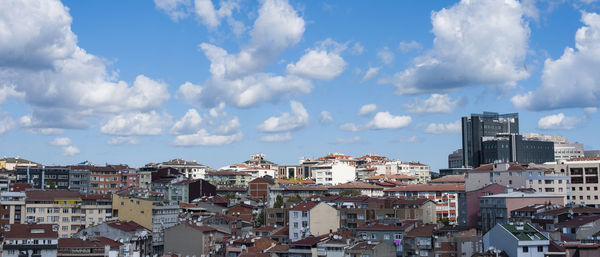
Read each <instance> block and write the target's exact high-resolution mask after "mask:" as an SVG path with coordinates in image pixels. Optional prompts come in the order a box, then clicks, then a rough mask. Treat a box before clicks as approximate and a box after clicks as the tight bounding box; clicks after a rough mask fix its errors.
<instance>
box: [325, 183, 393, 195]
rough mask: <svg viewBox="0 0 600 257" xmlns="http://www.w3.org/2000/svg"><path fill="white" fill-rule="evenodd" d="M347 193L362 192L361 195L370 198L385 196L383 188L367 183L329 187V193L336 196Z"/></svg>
mask: <svg viewBox="0 0 600 257" xmlns="http://www.w3.org/2000/svg"><path fill="white" fill-rule="evenodd" d="M347 191H356V192H360V194H361V195H366V196H370V197H376V196H383V187H380V186H376V185H371V184H369V183H365V182H359V181H355V182H349V183H344V184H339V185H335V186H330V187H329V193H330V194H334V195H339V194H343V193H344V192H347Z"/></svg>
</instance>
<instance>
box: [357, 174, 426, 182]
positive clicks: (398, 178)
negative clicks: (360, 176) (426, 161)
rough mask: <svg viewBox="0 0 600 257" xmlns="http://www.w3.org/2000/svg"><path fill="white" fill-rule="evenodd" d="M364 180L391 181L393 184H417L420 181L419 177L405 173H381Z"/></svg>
mask: <svg viewBox="0 0 600 257" xmlns="http://www.w3.org/2000/svg"><path fill="white" fill-rule="evenodd" d="M364 181H367V182H369V183H375V182H377V181H379V182H390V183H393V184H417V183H418V182H419V178H417V177H413V176H409V175H404V174H389V175H387V174H381V175H375V176H370V177H367V178H365V179H364Z"/></svg>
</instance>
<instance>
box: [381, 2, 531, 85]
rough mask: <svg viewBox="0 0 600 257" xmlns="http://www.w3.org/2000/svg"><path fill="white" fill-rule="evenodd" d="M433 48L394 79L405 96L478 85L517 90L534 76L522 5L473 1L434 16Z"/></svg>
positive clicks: (441, 11) (459, 4)
mask: <svg viewBox="0 0 600 257" xmlns="http://www.w3.org/2000/svg"><path fill="white" fill-rule="evenodd" d="M431 22H432V25H433V29H432V32H433V33H434V35H435V39H434V41H433V45H434V46H433V49H431V50H429V51H427V52H426V54H424V55H422V56H419V57H417V58H415V59H414V60H413V62H414V65H413V66H412V67H410V68H408V69H406V70H404V71H401V72H398V73H396V74H394V76H393V78H391V79H383V80H380V82H381V83H392V84H394V85H395V86H396V89H397V90H396V93H397V94H400V95H406V94H419V93H435V92H440V91H448V90H452V89H456V88H461V87H466V86H474V85H499V84H501V85H514V84H515V83H516V81H518V80H521V79H524V78H527V77H528V76H529V73H528V72H527V71H526V70H525V69H524V67H523V62H524V60H525V57H526V54H527V42H528V38H529V27H528V24H527V22H526V21H525V20H524V11H523V8H522V6H521V4H520V3H519V2H518V1H516V0H506V1H469V0H462V1H461V2H459V3H457V4H455V5H454V6H452V7H450V8H448V9H446V8H444V9H442V10H440V11H438V12H433V13H432V15H431Z"/></svg>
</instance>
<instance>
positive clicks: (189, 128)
mask: <svg viewBox="0 0 600 257" xmlns="http://www.w3.org/2000/svg"><path fill="white" fill-rule="evenodd" d="M203 121H204V120H203V119H202V117H201V116H200V114H199V113H198V111H196V109H189V110H188V111H187V112H186V113H185V115H183V117H181V119H179V120H178V121H177V122H175V124H174V125H173V127H171V130H170V132H171V134H175V135H181V134H192V133H194V132H196V131H198V130H199V129H200V128H201V127H202V125H203Z"/></svg>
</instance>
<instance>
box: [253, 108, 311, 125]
mask: <svg viewBox="0 0 600 257" xmlns="http://www.w3.org/2000/svg"><path fill="white" fill-rule="evenodd" d="M290 107H291V109H292V110H291V112H284V113H282V114H281V115H280V116H273V117H270V118H268V119H266V120H265V121H263V123H261V124H260V125H258V127H257V128H258V130H260V131H262V132H282V131H292V130H297V129H299V128H302V127H304V126H306V125H307V124H308V117H309V115H308V112H307V111H306V109H304V106H303V105H302V104H301V103H300V102H296V101H291V102H290Z"/></svg>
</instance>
